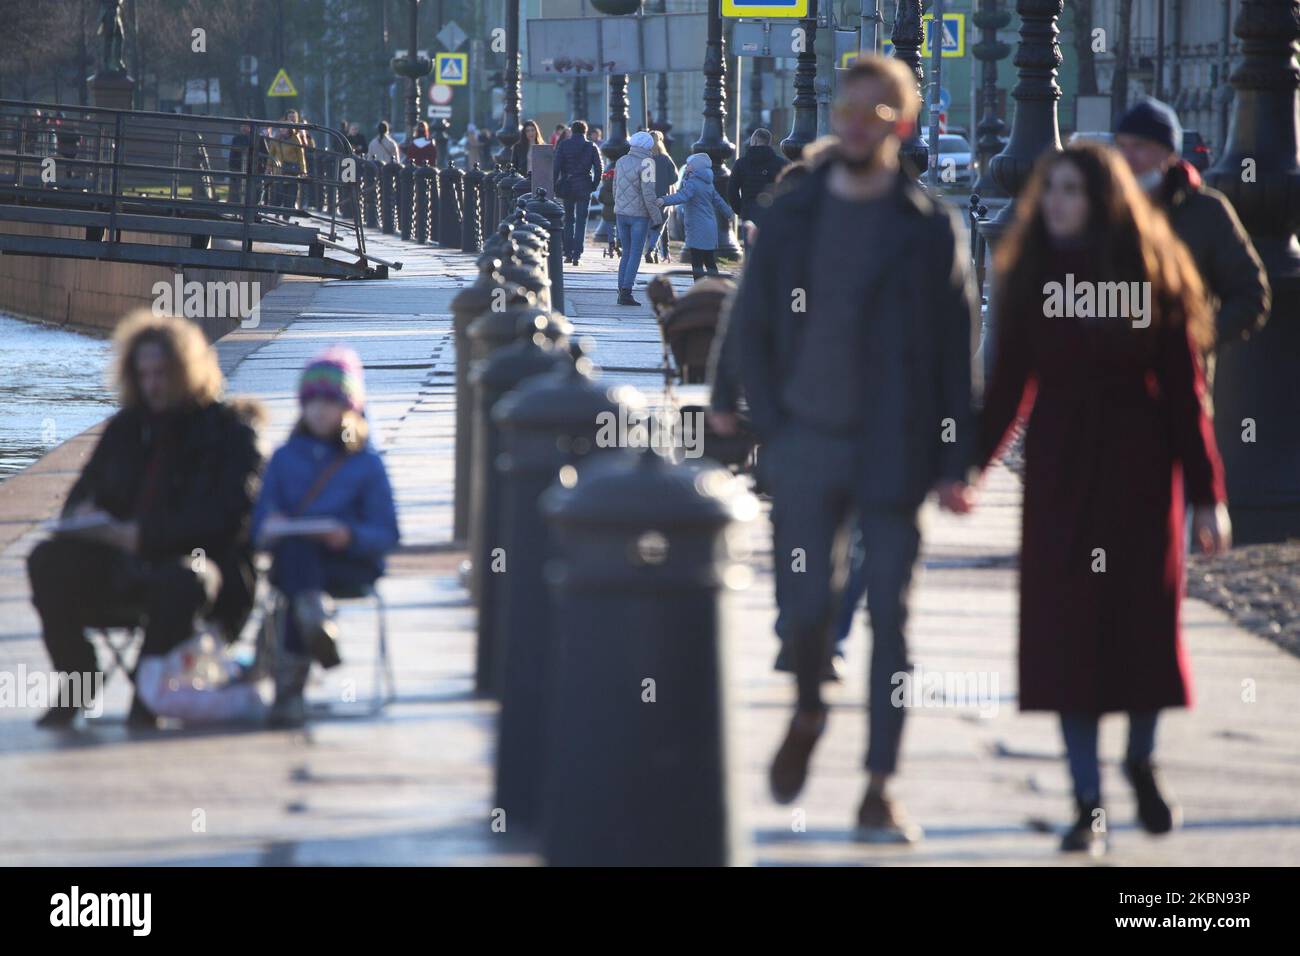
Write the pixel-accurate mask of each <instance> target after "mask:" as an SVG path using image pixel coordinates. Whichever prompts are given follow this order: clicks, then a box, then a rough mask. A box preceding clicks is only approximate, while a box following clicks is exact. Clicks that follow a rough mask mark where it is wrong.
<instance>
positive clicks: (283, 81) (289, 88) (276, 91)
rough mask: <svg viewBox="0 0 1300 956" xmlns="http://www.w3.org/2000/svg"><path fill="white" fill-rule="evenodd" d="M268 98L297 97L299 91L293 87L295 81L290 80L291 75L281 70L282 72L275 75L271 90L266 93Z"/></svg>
mask: <svg viewBox="0 0 1300 956" xmlns="http://www.w3.org/2000/svg"><path fill="white" fill-rule="evenodd" d="M266 95H267V96H297V95H298V90H297V88H296V87H295V86H294V85H293V80H291V79H289V74H288V73H286V72H284V69H283V68H281V70H280V72H279V73H277V74H275V79H274V80H272V81H271V88H270V89H269V90H267V91H266Z"/></svg>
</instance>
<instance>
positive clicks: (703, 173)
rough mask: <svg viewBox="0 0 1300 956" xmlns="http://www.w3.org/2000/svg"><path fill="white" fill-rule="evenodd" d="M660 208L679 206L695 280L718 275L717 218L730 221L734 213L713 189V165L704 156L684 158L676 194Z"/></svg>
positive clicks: (698, 154) (695, 155) (700, 154)
mask: <svg viewBox="0 0 1300 956" xmlns="http://www.w3.org/2000/svg"><path fill="white" fill-rule="evenodd" d="M659 204H660V205H661V206H681V207H682V213H683V216H684V218H685V225H686V248H687V249H689V250H690V252H691V272H693V273H695V278H696V279H700V278H702V277H703V276H704V272H705V270H706V269H707V270H708V272H709V274H710V275H717V274H718V261H717V259H716V258H714V255H713V250H715V249H717V248H718V217H719V216H722V217H723V218H725V219H733V218H734V217H735V215H736V214H735V213H734V212H732V210H731V206H729V205H727V201H726V200H725V199H723V198H722V195H721V194H720V193H719V192H718V190H717V189H716V188H714V185H713V165H712V160H710V159H709V156H708V154H707V153H692V154H691V155H690V156H688V157H687V158H686V166H685V173H684V174H683V175H682V182H681V185H680V186H678V188H677V192H675V193H673V194H672V195H671V196H665V197H663V198H662V199H660V200H659Z"/></svg>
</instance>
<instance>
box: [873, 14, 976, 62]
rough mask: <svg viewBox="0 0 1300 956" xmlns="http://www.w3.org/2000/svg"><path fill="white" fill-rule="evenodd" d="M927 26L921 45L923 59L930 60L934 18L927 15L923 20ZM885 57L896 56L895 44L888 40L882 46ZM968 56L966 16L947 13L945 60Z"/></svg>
mask: <svg viewBox="0 0 1300 956" xmlns="http://www.w3.org/2000/svg"><path fill="white" fill-rule="evenodd" d="M921 20H922V22H923V23H924V25H925V33H924V34H923V35H924V37H925V39H924V40H923V41H922V43H921V58H922V59H924V60H927V61H928V60H929V59H930V37H932V36H933V35H934V16H933V15H932V14H929V13H927V14H926V15H925V16H924V17H922V18H921ZM882 51H883V52H884V54H885V56H893V55H894V44H893V43H891V42H890V41H888V40H886V41H885V42H884V44H882ZM965 55H966V14H964V13H945V14H944V15H943V58H944V59H945V60H947V59H950V58H952V57H963V56H965Z"/></svg>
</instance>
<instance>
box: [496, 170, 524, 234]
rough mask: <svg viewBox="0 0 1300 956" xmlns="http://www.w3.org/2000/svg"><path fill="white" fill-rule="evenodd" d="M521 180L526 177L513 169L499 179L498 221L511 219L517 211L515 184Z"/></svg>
mask: <svg viewBox="0 0 1300 956" xmlns="http://www.w3.org/2000/svg"><path fill="white" fill-rule="evenodd" d="M521 182H525V180H524V177H523V176H520V175H519V174H518V173H516V172H514V171H513V170H512V171H510V172H508V173H506V174H505V175H504V176H502V177H501V178H500V179H498V180H497V216H496V218H497V222H500V221H501V220H503V219H509V218H510V214H511V213H513V212H514V211H515V186H516V185H518V184H519V183H521Z"/></svg>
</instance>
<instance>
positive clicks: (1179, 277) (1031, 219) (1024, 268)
mask: <svg viewBox="0 0 1300 956" xmlns="http://www.w3.org/2000/svg"><path fill="white" fill-rule="evenodd" d="M1060 163H1069V164H1071V165H1072V166H1074V167H1075V169H1077V170H1078V171H1079V173H1080V174H1081V175H1082V176H1083V180H1084V188H1085V191H1086V193H1087V197H1088V224H1087V226H1086V227H1085V236H1084V242H1085V245H1086V248H1087V250H1088V251H1089V252H1090V254H1091V256H1092V258H1093V261H1094V262H1096V263H1097V267H1098V276H1097V278H1098V280H1099V281H1107V282H1149V283H1150V284H1151V304H1152V312H1153V315H1152V321H1151V328H1152V329H1157V328H1161V327H1163V326H1165V325H1168V324H1171V323H1173V324H1185V325H1186V326H1187V329H1188V332H1189V334H1190V335H1191V337H1192V341H1193V342H1195V343H1196V345H1197V346H1198V347H1199V348H1201V349H1202V350H1207V349H1209V348H1210V347H1211V346H1212V345H1213V342H1214V326H1213V323H1212V320H1211V316H1210V312H1209V306H1208V303H1207V302H1206V298H1205V291H1204V286H1203V284H1202V282H1201V277H1200V273H1199V272H1198V271H1197V269H1196V264H1195V263H1194V262H1193V261H1192V257H1191V254H1190V253H1189V252H1188V251H1187V247H1186V246H1184V245H1183V243H1182V241H1181V240H1180V239H1179V238H1178V237H1177V236H1176V235H1175V234H1174V231H1173V229H1172V228H1171V227H1170V225H1169V221H1168V220H1167V219H1166V218H1165V215H1164V213H1163V212H1161V211H1160V210H1159V209H1158V208H1156V207H1155V206H1154V205H1152V203H1151V202H1150V200H1148V199H1147V197H1146V195H1145V194H1144V193H1143V192H1142V190H1141V188H1139V186H1138V184H1137V180H1135V179H1134V178H1133V174H1132V172H1131V171H1130V170H1129V167H1128V164H1127V163H1126V162H1125V161H1124V159H1123V157H1122V156H1120V154H1119V153H1118V152H1116V151H1115V150H1112V149H1108V148H1106V147H1104V146H1099V145H1097V144H1096V143H1078V144H1075V145H1072V146H1069V147H1067V148H1066V149H1064V150H1063V151H1061V152H1059V153H1058V152H1049V153H1045V154H1044V155H1043V156H1041V157H1039V160H1038V162H1037V163H1035V164H1034V169H1033V172H1032V173H1031V174H1030V177H1029V182H1028V183H1026V185H1025V188H1024V191H1023V192H1022V193H1021V194H1020V197H1019V198H1018V199H1017V200H1016V218H1015V221H1014V222H1013V223H1012V225H1011V228H1010V229H1009V230H1008V232H1007V234H1006V235H1005V236H1004V237H1003V238H1002V241H1001V242H999V243H998V248H997V253H996V256H995V261H994V265H995V269H996V273H997V283H996V284H997V291H996V294H995V301H996V302H997V303H998V312H999V321H1000V320H1001V317H1002V316H1006V317H1008V319H1009V320H1010V321H1011V322H1015V321H1016V317H1017V316H1024V315H1026V314H1029V313H1030V312H1032V311H1035V310H1041V307H1042V298H1043V292H1042V284H1043V277H1044V276H1045V275H1046V274H1048V272H1049V271H1050V270H1051V268H1052V256H1053V243H1052V240H1051V237H1050V236H1049V235H1048V232H1047V224H1046V222H1045V221H1044V220H1043V211H1042V198H1043V192H1044V191H1045V189H1046V188H1047V179H1048V177H1049V176H1050V175H1051V173H1052V170H1054V169H1055V168H1056V167H1057V165H1058V164H1060Z"/></svg>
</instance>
